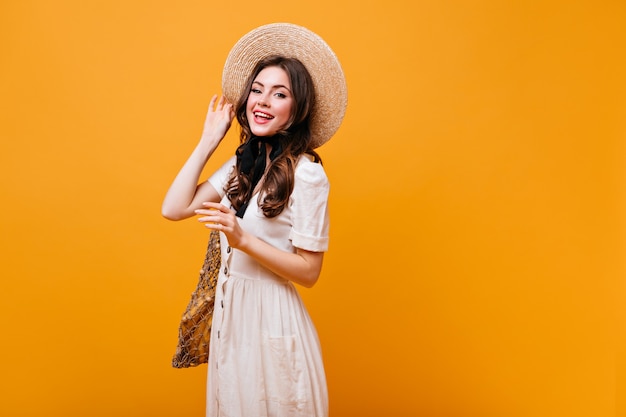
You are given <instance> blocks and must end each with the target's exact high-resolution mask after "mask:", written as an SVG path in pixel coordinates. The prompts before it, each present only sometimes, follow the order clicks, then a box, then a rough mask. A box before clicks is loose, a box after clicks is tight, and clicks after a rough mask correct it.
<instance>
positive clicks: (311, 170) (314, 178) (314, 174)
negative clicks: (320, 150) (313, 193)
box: [295, 154, 328, 186]
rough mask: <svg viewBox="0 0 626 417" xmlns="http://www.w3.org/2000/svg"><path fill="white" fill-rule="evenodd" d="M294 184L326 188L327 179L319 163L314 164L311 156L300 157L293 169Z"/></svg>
mask: <svg viewBox="0 0 626 417" xmlns="http://www.w3.org/2000/svg"><path fill="white" fill-rule="evenodd" d="M295 179H296V182H303V183H306V184H310V185H317V186H320V185H326V186H328V177H327V176H326V171H324V167H323V166H322V164H321V163H319V162H315V161H314V160H313V157H312V156H311V155H307V154H305V155H301V156H300V158H298V162H297V164H296V169H295Z"/></svg>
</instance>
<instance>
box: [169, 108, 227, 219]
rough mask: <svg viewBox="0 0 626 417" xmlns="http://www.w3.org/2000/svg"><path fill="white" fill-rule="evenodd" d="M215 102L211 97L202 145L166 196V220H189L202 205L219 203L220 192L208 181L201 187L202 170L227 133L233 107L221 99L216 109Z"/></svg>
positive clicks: (193, 154) (196, 149) (192, 155)
mask: <svg viewBox="0 0 626 417" xmlns="http://www.w3.org/2000/svg"><path fill="white" fill-rule="evenodd" d="M216 100H217V96H213V98H211V102H210V104H209V111H208V113H207V117H206V120H205V122H204V130H203V132H202V138H201V139H200V142H199V143H198V145H197V146H196V148H195V149H194V150H193V152H192V153H191V156H189V159H188V160H187V162H185V165H183V167H182V168H181V170H180V172H179V173H178V175H177V176H176V178H175V179H174V181H173V182H172V185H170V188H169V190H168V191H167V194H166V195H165V199H164V200H163V206H162V207H161V214H163V217H165V218H166V219H169V220H182V219H186V218H188V217H191V216H193V215H195V212H194V210H196V209H198V208H201V207H202V203H203V202H205V201H213V202H218V201H220V196H219V193H218V192H217V191H216V190H215V189H214V188H213V186H212V185H211V184H210V183H209V182H207V181H205V182H203V183H201V184H198V180H199V179H200V174H201V173H202V169H203V168H204V166H205V165H206V163H207V161H208V160H209V158H210V157H211V155H212V154H213V152H214V151H215V149H217V146H218V145H219V144H220V142H221V141H222V139H223V138H224V136H225V135H226V132H228V129H229V128H230V125H231V122H232V120H233V117H234V112H233V105H232V104H230V103H228V102H226V99H225V98H224V97H223V96H222V97H221V98H220V100H219V101H218V102H217V106H216V105H215V102H216Z"/></svg>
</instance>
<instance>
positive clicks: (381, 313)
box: [0, 0, 626, 417]
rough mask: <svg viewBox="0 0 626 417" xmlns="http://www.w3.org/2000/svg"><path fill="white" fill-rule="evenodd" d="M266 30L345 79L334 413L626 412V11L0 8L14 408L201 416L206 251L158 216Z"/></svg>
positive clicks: (179, 5) (331, 269) (5, 320)
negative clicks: (237, 55) (194, 333)
mask: <svg viewBox="0 0 626 417" xmlns="http://www.w3.org/2000/svg"><path fill="white" fill-rule="evenodd" d="M277 21H288V22H293V23H297V24H301V25H304V26H306V27H308V28H310V29H312V30H314V31H315V32H317V33H319V34H320V35H321V36H322V37H324V38H325V39H326V40H327V42H328V43H329V44H330V45H331V46H332V48H333V49H334V50H335V52H336V53H337V55H338V56H339V57H340V59H341V62H342V64H343V67H344V70H345V73H346V77H347V82H348V87H349V107H348V112H347V115H346V118H345V122H344V124H343V126H342V127H341V129H340V130H339V132H338V134H337V135H336V137H335V138H334V139H333V140H332V141H331V142H330V143H328V144H326V145H324V146H323V147H322V148H321V149H320V153H321V155H322V157H323V158H324V162H325V167H326V170H327V172H328V174H329V177H330V179H331V184H332V191H331V204H332V211H331V216H332V220H331V221H332V227H331V229H332V231H331V250H330V252H329V253H328V254H327V257H326V262H325V265H324V270H323V274H322V277H321V279H320V281H319V283H318V284H317V285H316V286H315V287H314V288H313V289H311V290H302V291H301V293H302V294H303V296H304V298H305V300H306V302H307V305H308V307H309V310H310V313H311V315H312V316H313V319H314V320H315V322H316V325H317V327H318V330H319V334H320V338H321V341H322V345H323V349H324V357H325V362H326V366H327V375H328V383H329V390H330V396H331V397H330V399H331V416H332V417H351V416H354V417H369V416H372V417H374V416H376V417H378V416H394V417H395V416H397V417H401V416H424V417H492V416H493V417H544V416H545V417H554V416H568V417H578V416H580V417H591V416H593V417H604V416H613V415H615V414H616V412H618V410H617V408H618V405H619V406H620V407H621V406H623V404H622V403H621V402H620V401H616V398H619V397H621V395H620V394H623V393H625V392H626V389H625V387H624V386H623V385H619V384H616V367H615V353H616V344H615V343H616V342H623V337H622V335H623V333H622V332H621V331H620V332H619V333H618V335H619V336H620V337H616V333H615V332H614V330H615V328H614V324H615V322H614V317H615V316H614V313H615V312H620V313H621V312H623V308H622V307H621V306H622V305H623V303H619V304H615V302H616V301H621V294H622V292H623V290H624V284H623V278H624V273H625V272H626V267H625V263H624V256H623V253H624V250H625V249H626V246H625V245H624V231H625V229H624V222H623V220H624V215H623V213H624V209H625V208H626V207H625V204H624V202H625V200H624V189H625V188H626V187H625V185H626V183H625V182H626V172H625V170H624V154H625V151H626V149H625V146H624V138H625V132H626V122H625V120H626V100H625V97H626V95H625V94H626V88H625V87H626V83H625V81H624V74H625V73H626V64H625V63H624V59H623V55H624V51H625V50H626V48H625V46H626V45H625V43H624V29H623V28H624V25H625V24H626V3H624V2H621V1H617V0H615V1H610V0H605V1H591V0H588V1H565V0H563V1H544V2H538V1H537V2H535V1H531V2H524V1H514V2H501V1H495V0H493V1H487V0H482V1H480V0H478V1H473V2H466V1H453V0H444V1H437V2H435V1H421V0H418V1H405V2H402V1H394V0H392V1H386V2H374V1H368V0H365V1H364V0H359V1H356V0H353V1H345V2H336V1H330V0H320V1H318V2H304V3H299V2H293V1H284V0H278V1H273V2H271V4H267V3H262V2H261V3H259V2H257V1H248V0H243V1H237V2H209V1H191V0H190V1H182V2H172V1H147V0H140V1H121V0H110V1H95V0H92V1H78V0H75V1H71V0H59V1H44V0H41V1H18V0H13V1H4V2H2V5H0V37H1V44H0V51H1V52H0V74H1V79H0V100H1V106H2V107H1V111H0V135H1V146H2V148H1V152H0V169H1V170H2V171H1V174H2V175H1V178H2V204H1V209H0V210H1V222H2V224H1V227H2V229H1V230H2V233H1V236H2V237H1V239H2V251H1V255H0V256H1V257H2V259H1V262H2V265H1V268H2V269H1V270H2V280H1V283H0V286H1V295H2V300H1V301H2V302H1V306H0V309H1V311H0V313H1V314H0V324H1V330H2V338H3V339H2V344H1V348H0V349H1V352H0V353H1V355H0V356H1V357H2V358H3V366H2V371H1V373H2V378H1V381H2V382H1V384H2V386H1V387H0V397H1V398H0V415H2V416H92V417H96V416H155V417H160V416H182V415H185V416H200V415H203V412H204V411H203V410H204V389H205V377H206V367H205V366H203V367H200V368H196V369H188V370H175V369H172V368H171V367H170V359H171V355H172V353H173V351H174V347H175V344H176V337H177V328H178V321H179V319H180V315H181V313H182V311H183V310H184V308H185V306H186V303H187V301H188V297H189V294H190V292H191V291H192V290H193V288H194V286H195V283H196V279H197V271H198V269H199V267H200V264H201V261H202V258H203V253H204V248H205V242H206V238H207V233H206V231H205V230H204V229H202V228H201V227H200V226H198V225H197V223H196V222H194V221H191V220H189V221H186V222H179V223H173V222H168V221H166V220H164V219H162V218H161V217H160V205H161V201H162V198H163V196H164V193H165V191H166V189H167V187H168V186H169V184H170V182H171V180H172V179H173V177H174V175H175V174H176V172H177V170H178V169H179V168H180V166H181V165H182V163H183V162H184V160H185V159H186V157H187V155H188V154H189V153H190V152H191V150H192V149H193V147H194V145H195V143H196V141H197V140H198V138H199V134H200V131H201V128H202V123H203V120H204V114H205V111H206V107H207V104H208V101H209V99H210V96H211V95H212V94H213V93H216V92H219V88H220V77H221V67H222V65H223V62H224V60H225V58H226V55H227V53H228V51H229V49H230V47H231V46H232V45H233V44H234V43H235V41H236V40H237V39H238V38H239V37H240V36H241V35H243V34H244V33H246V32H247V31H249V30H250V29H252V28H254V27H256V26H258V25H261V24H264V23H270V22H277ZM236 134H237V130H236V129H233V130H232V131H231V132H230V133H229V136H228V138H227V140H226V142H225V143H224V145H223V146H222V147H221V148H220V149H219V151H218V154H217V156H216V157H215V159H214V160H212V161H211V162H210V164H209V166H208V169H209V170H210V169H213V168H215V167H217V166H218V165H219V164H220V163H221V162H222V161H223V160H224V159H225V158H226V157H227V156H228V155H230V154H231V153H232V152H233V150H234V147H235V145H236V143H237V137H236ZM207 173H208V171H207ZM618 280H619V281H618ZM618 296H620V299H619V300H618V299H617V297H618ZM615 305H617V306H619V309H617V310H616V309H614V306H615ZM617 317H618V318H619V319H620V320H619V321H618V323H619V324H620V327H619V328H620V329H621V328H622V327H623V325H624V323H625V322H624V321H623V318H624V317H623V315H622V314H619V315H618V316H617ZM620 346H621V345H620ZM620 363H622V364H623V361H620ZM616 393H618V395H617V397H616ZM619 411H620V412H622V413H624V411H625V410H624V409H623V408H622V409H620V410H619ZM621 415H626V414H621Z"/></svg>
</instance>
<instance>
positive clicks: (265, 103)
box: [257, 94, 269, 107]
mask: <svg viewBox="0 0 626 417" xmlns="http://www.w3.org/2000/svg"><path fill="white" fill-rule="evenodd" d="M257 104H258V105H259V107H269V100H268V99H267V96H266V95H265V94H262V95H261V97H259V101H258V102H257Z"/></svg>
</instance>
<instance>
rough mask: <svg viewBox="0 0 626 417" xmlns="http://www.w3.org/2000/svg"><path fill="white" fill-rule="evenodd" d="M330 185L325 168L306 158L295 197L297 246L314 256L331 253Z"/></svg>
mask: <svg viewBox="0 0 626 417" xmlns="http://www.w3.org/2000/svg"><path fill="white" fill-rule="evenodd" d="M329 190H330V184H329V183H328V177H327V176H326V172H324V168H323V167H322V164H319V163H316V162H312V161H311V160H309V159H308V158H307V157H306V156H305V157H302V158H301V159H300V161H299V163H298V165H297V167H296V171H295V181H294V188H293V192H292V194H291V200H290V205H291V211H292V228H291V232H290V234H289V238H290V239H291V243H292V245H293V246H295V247H297V248H300V249H304V250H309V251H312V252H325V251H327V250H328V228H329V215H328V193H329Z"/></svg>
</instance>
